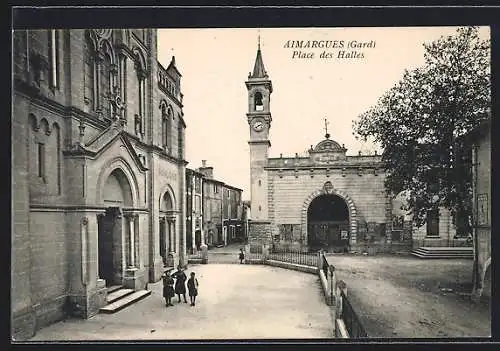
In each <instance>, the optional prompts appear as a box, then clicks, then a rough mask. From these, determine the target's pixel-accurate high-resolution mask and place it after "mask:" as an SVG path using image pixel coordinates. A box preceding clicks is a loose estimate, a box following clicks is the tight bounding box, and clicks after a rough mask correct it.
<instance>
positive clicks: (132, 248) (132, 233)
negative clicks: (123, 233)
mask: <svg viewBox="0 0 500 351" xmlns="http://www.w3.org/2000/svg"><path fill="white" fill-rule="evenodd" d="M127 219H128V223H129V262H128V266H129V267H130V268H132V267H135V224H134V220H135V216H134V215H130V216H128V217H127Z"/></svg>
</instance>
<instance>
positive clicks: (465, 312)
mask: <svg viewBox="0 0 500 351" xmlns="http://www.w3.org/2000/svg"><path fill="white" fill-rule="evenodd" d="M328 261H329V263H330V264H333V265H334V266H335V267H336V272H337V275H338V278H339V279H342V280H344V281H345V282H346V284H347V291H348V297H349V299H350V301H351V302H352V303H353V305H354V308H355V310H356V312H357V314H358V315H359V317H360V319H361V321H362V323H363V325H364V327H365V329H366V331H367V332H368V335H369V336H370V337H386V338H387V337H396V338H440V337H448V338H454V337H488V336H490V335H491V312H490V309H489V306H487V305H484V304H474V303H472V302H471V301H470V298H469V294H470V292H471V289H472V286H471V285H472V284H471V279H472V263H473V261H472V260H461V259H458V260H457V259H450V260H447V259H441V260H439V259H419V258H415V257H412V256H383V255H380V256H379V255H376V256H360V255H329V257H328Z"/></svg>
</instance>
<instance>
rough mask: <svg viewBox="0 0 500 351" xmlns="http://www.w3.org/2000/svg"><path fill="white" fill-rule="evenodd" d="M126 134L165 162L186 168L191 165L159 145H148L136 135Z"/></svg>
mask: <svg viewBox="0 0 500 351" xmlns="http://www.w3.org/2000/svg"><path fill="white" fill-rule="evenodd" d="M124 133H126V134H127V136H128V137H129V138H130V139H133V140H134V142H135V143H136V144H137V145H138V146H140V147H141V148H142V149H143V150H144V151H146V152H148V151H149V152H153V153H155V154H157V155H158V156H160V158H162V159H164V160H168V161H170V162H172V163H175V164H178V165H184V166H185V165H187V164H188V163H189V162H188V161H186V160H183V159H180V158H177V157H174V156H171V155H169V154H167V153H166V152H165V150H164V149H163V148H161V147H159V146H157V145H152V144H147V143H145V142H143V141H142V140H141V139H139V137H137V136H136V135H133V134H130V133H128V132H124Z"/></svg>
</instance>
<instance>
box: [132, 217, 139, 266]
mask: <svg viewBox="0 0 500 351" xmlns="http://www.w3.org/2000/svg"><path fill="white" fill-rule="evenodd" d="M132 218H133V223H134V240H133V241H134V263H135V266H136V267H137V268H141V260H140V256H141V255H140V247H141V243H140V237H139V215H137V214H136V215H134V216H133V217H132Z"/></svg>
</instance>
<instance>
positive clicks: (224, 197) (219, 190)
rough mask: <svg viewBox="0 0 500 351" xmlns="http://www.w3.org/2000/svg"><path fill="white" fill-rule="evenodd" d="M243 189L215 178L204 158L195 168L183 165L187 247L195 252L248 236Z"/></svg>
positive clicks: (241, 239) (238, 240)
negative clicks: (200, 164)
mask: <svg viewBox="0 0 500 351" xmlns="http://www.w3.org/2000/svg"><path fill="white" fill-rule="evenodd" d="M242 192H243V190H242V189H239V188H236V187H234V186H231V185H229V184H226V183H224V182H222V181H220V180H217V179H215V178H214V176H213V167H211V166H207V163H206V160H203V161H202V166H201V167H199V168H197V169H190V168H186V196H187V198H186V206H187V207H186V228H188V230H187V236H186V238H187V250H188V252H189V253H191V254H194V253H196V252H197V251H199V250H200V249H201V246H203V245H206V246H208V248H209V249H210V248H211V247H215V246H226V245H228V244H230V243H236V242H238V243H241V242H244V241H245V240H246V238H247V230H246V228H247V227H246V225H245V224H246V222H247V221H246V220H245V219H246V218H247V217H248V214H249V205H248V204H244V203H243V201H242Z"/></svg>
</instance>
